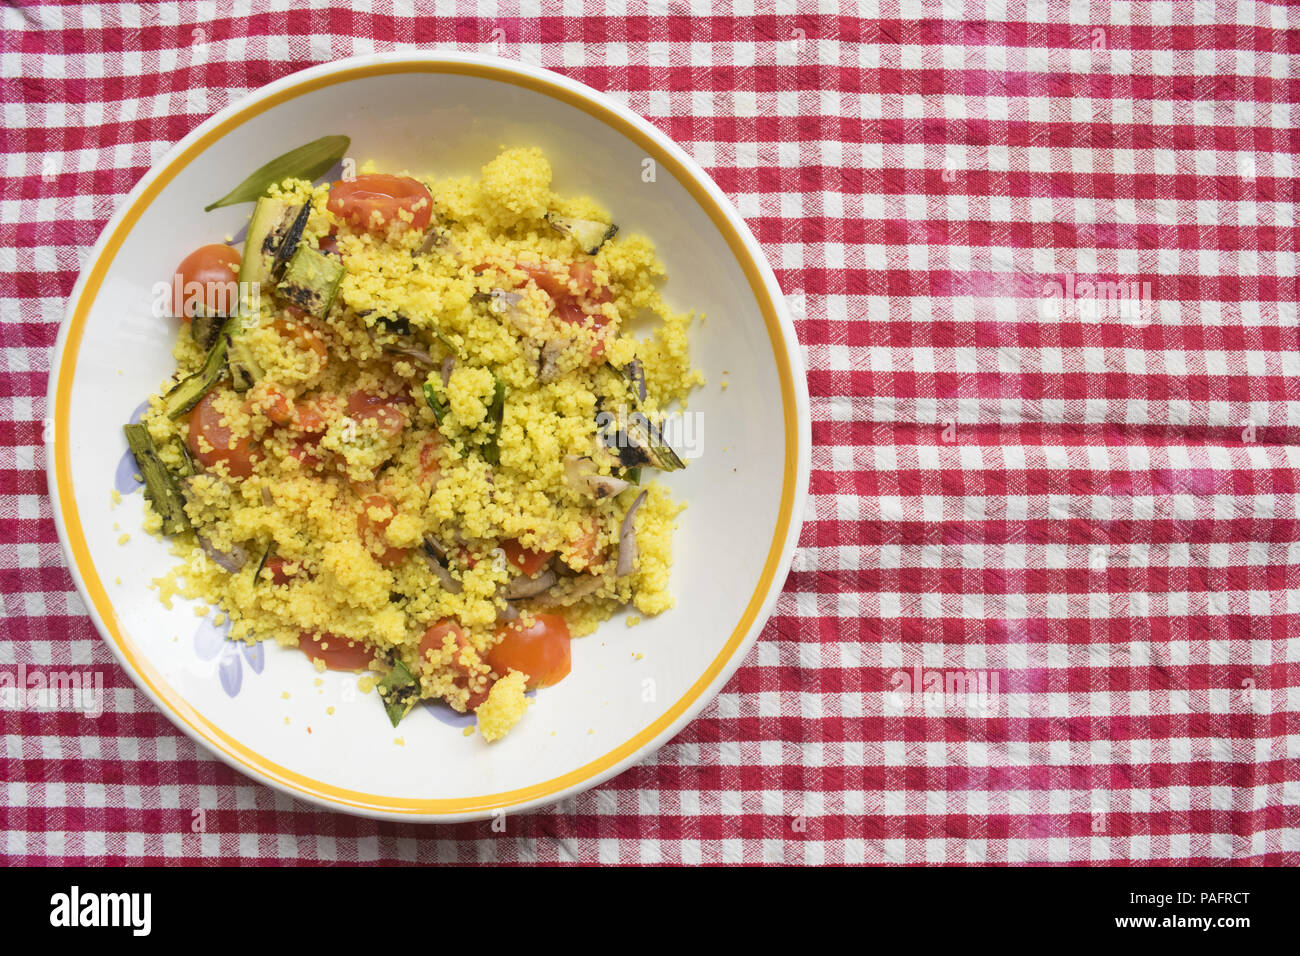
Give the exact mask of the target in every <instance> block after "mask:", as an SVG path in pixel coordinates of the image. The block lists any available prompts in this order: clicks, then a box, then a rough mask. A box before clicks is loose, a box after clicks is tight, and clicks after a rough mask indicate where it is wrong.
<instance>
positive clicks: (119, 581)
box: [113, 577, 122, 587]
mask: <svg viewBox="0 0 1300 956" xmlns="http://www.w3.org/2000/svg"><path fill="white" fill-rule="evenodd" d="M113 583H114V584H116V585H117V586H118V587H121V586H122V579H121V578H120V577H117V578H113Z"/></svg>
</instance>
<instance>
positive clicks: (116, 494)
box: [109, 488, 122, 508]
mask: <svg viewBox="0 0 1300 956" xmlns="http://www.w3.org/2000/svg"><path fill="white" fill-rule="evenodd" d="M109 495H110V497H111V498H112V499H113V507H115V508H116V507H117V506H118V505H120V504H121V503H122V492H120V491H118V490H117V489H116V488H113V489H111V490H110V492H109Z"/></svg>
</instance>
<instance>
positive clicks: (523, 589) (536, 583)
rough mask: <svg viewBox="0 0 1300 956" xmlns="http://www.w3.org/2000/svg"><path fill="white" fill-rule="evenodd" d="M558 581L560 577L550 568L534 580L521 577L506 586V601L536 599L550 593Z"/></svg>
mask: <svg viewBox="0 0 1300 956" xmlns="http://www.w3.org/2000/svg"><path fill="white" fill-rule="evenodd" d="M558 580H559V576H558V575H556V573H555V572H554V571H553V570H552V569H550V568H547V569H546V570H545V571H543V572H541V573H540V574H538V575H537V576H536V577H534V578H530V577H525V576H524V575H520V576H519V577H517V578H515V579H514V580H513V581H511V582H510V583H509V584H507V585H506V590H505V599H506V600H507V601H518V600H519V599H520V598H530V597H536V596H537V595H539V594H541V593H543V592H545V591H549V590H550V589H551V588H552V587H554V586H555V582H556V581H558Z"/></svg>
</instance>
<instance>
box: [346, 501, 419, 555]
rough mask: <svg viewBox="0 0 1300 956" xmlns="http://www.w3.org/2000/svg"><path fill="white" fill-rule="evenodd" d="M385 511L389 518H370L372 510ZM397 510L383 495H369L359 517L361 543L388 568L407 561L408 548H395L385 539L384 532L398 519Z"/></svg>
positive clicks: (358, 527) (358, 529) (358, 531)
mask: <svg viewBox="0 0 1300 956" xmlns="http://www.w3.org/2000/svg"><path fill="white" fill-rule="evenodd" d="M372 508H373V509H385V510H387V511H388V516H387V517H385V518H379V519H375V518H372V517H371V516H370V511H371V509H372ZM396 514H397V512H396V510H395V509H394V508H393V505H392V502H390V501H389V500H388V499H387V498H385V497H384V496H383V495H367V496H366V497H365V498H364V499H362V502H361V514H359V515H357V534H358V535H360V536H361V541H362V542H363V543H364V544H365V546H366V547H367V548H368V549H369V550H370V553H371V554H372V555H374V558H375V560H376V561H378V562H379V563H380V564H382V565H383V566H384V567H386V568H394V567H397V565H399V564H401V563H402V562H403V561H405V560H406V556H407V554H408V553H410V552H409V549H407V548H394V547H393V546H392V545H390V544H389V543H388V539H387V538H385V537H384V531H385V530H386V529H387V528H388V526H389V525H390V524H391V523H392V521H393V518H394V517H396Z"/></svg>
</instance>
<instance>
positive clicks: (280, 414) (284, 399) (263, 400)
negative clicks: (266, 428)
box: [244, 384, 294, 425]
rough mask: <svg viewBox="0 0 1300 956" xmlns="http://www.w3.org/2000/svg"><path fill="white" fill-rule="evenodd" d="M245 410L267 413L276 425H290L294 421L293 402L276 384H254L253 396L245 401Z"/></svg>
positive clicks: (254, 412)
mask: <svg viewBox="0 0 1300 956" xmlns="http://www.w3.org/2000/svg"><path fill="white" fill-rule="evenodd" d="M244 411H246V412H250V413H252V414H261V415H265V416H266V418H267V419H268V420H270V421H271V422H273V423H274V424H276V425H288V424H289V423H290V422H291V421H293V414H294V411H293V404H292V403H291V402H290V401H289V397H288V396H287V395H285V394H284V392H282V391H280V390H279V389H278V388H276V387H275V386H274V385H264V384H263V385H258V386H254V389H253V397H252V398H250V399H249V400H248V401H246V402H244Z"/></svg>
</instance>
